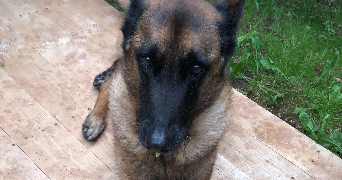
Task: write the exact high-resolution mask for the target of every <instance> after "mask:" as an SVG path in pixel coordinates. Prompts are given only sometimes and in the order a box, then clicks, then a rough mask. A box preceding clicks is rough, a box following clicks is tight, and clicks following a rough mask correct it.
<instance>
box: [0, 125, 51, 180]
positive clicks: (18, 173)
mask: <svg viewBox="0 0 342 180" xmlns="http://www.w3.org/2000/svg"><path fill="white" fill-rule="evenodd" d="M0 147H1V148H0V157H1V158H0V177H2V178H3V179H18V180H21V179H37V180H40V179H49V178H48V177H47V176H46V175H45V174H44V173H43V172H42V171H41V170H40V169H39V168H38V167H37V166H36V165H35V164H34V163H33V162H32V161H31V159H30V158H29V157H28V156H27V155H26V154H25V153H24V152H23V151H22V150H21V149H20V148H19V147H18V146H17V145H16V144H15V142H14V141H13V140H12V139H11V138H10V137H9V136H8V135H7V134H6V133H5V132H4V131H3V130H2V128H0Z"/></svg>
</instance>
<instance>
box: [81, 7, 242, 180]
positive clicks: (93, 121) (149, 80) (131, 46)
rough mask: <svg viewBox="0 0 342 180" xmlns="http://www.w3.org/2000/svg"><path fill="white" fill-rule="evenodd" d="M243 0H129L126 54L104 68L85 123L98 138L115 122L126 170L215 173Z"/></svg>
mask: <svg viewBox="0 0 342 180" xmlns="http://www.w3.org/2000/svg"><path fill="white" fill-rule="evenodd" d="M243 4H244V0H222V1H221V2H220V3H219V4H217V5H216V6H212V5H210V4H209V3H207V2H205V1H200V0H188V1H184V0H159V1H158V0H132V2H131V4H130V8H129V10H128V13H127V16H126V19H125V22H124V25H123V27H122V32H123V35H124V41H123V44H122V48H123V51H124V58H123V59H119V60H117V61H116V62H115V63H114V65H113V67H112V68H111V69H110V73H104V74H105V76H107V77H109V79H108V80H107V79H106V78H107V77H104V78H105V79H106V80H107V81H106V82H105V83H104V84H103V85H102V86H101V87H100V94H99V97H98V100H97V102H96V105H95V108H94V110H93V111H92V112H91V113H90V114H89V115H88V117H87V119H86V121H85V123H84V124H83V127H82V130H83V135H84V137H85V138H86V139H88V140H95V139H96V138H97V137H98V136H99V135H100V134H101V132H102V131H103V129H104V127H105V123H106V121H105V119H109V120H110V121H112V122H113V124H114V128H115V134H114V137H115V150H116V151H115V152H116V155H117V158H118V162H117V165H118V170H119V173H120V176H121V177H122V178H125V179H126V178H129V179H209V178H210V176H211V173H212V170H213V165H214V162H215V158H216V153H217V144H218V142H219V140H220V138H221V135H222V133H223V132H224V130H225V126H226V123H227V118H225V116H229V114H230V87H229V67H228V66H227V61H228V59H229V58H230V57H231V56H232V54H233V52H234V48H235V44H236V43H235V38H236V28H237V25H238V21H239V18H240V14H241V11H242V7H243ZM113 69H114V71H113ZM109 75H110V76H109ZM98 79H99V78H96V80H98ZM156 152H158V153H161V155H160V156H159V157H156Z"/></svg>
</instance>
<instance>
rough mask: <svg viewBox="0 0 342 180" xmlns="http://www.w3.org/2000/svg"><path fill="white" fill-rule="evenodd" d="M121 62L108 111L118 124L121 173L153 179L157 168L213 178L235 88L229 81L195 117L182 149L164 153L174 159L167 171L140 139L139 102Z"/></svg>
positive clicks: (162, 174) (160, 172)
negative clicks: (231, 86) (213, 170)
mask: <svg viewBox="0 0 342 180" xmlns="http://www.w3.org/2000/svg"><path fill="white" fill-rule="evenodd" d="M120 64H122V63H120ZM120 66H121V65H119V67H118V69H117V70H119V71H116V73H115V74H113V76H112V77H113V81H112V83H111V90H110V91H111V94H110V98H109V109H110V110H109V115H108V119H109V120H110V121H112V122H113V123H114V124H113V125H114V128H115V134H114V136H115V145H116V151H115V153H116V157H118V158H119V160H118V161H117V162H116V163H117V165H118V167H119V168H118V169H119V173H120V176H121V177H122V178H124V179H153V178H152V177H153V175H152V172H153V173H156V174H157V175H159V176H160V177H167V176H168V177H169V179H175V177H181V176H182V177H186V179H209V178H210V176H211V172H212V168H213V165H214V162H215V159H216V154H217V147H216V146H217V144H218V142H219V140H220V138H221V135H222V134H223V132H224V130H225V127H226V123H227V121H226V117H227V116H230V107H231V99H230V97H231V91H230V89H231V88H230V86H229V85H228V83H227V84H226V85H225V87H224V89H223V90H222V92H221V94H220V95H219V98H218V99H217V100H216V101H215V102H214V103H213V104H212V105H211V106H210V107H209V108H207V109H206V110H205V111H203V112H201V113H200V114H198V115H197V117H196V118H195V119H194V120H193V124H192V125H191V128H190V131H189V137H188V138H187V139H185V140H184V143H183V144H182V145H181V146H180V147H179V148H178V150H177V151H175V152H173V153H172V154H170V155H168V156H165V157H164V158H165V161H168V162H173V164H172V165H171V166H169V167H168V170H169V172H164V171H163V168H162V167H163V165H162V164H159V162H158V158H160V157H158V158H157V157H155V152H149V151H148V150H147V149H146V148H144V147H143V146H142V145H141V143H140V142H139V137H138V126H137V124H136V123H137V122H136V116H135V114H136V110H137V102H136V101H135V100H134V99H133V98H132V97H131V95H130V92H129V90H128V86H127V85H126V83H125V81H124V76H123V70H124V69H123V68H122V66H121V67H120ZM148 166H150V167H153V169H150V168H148ZM134 172H135V173H134ZM166 173H167V174H169V175H166ZM170 175H172V176H170Z"/></svg>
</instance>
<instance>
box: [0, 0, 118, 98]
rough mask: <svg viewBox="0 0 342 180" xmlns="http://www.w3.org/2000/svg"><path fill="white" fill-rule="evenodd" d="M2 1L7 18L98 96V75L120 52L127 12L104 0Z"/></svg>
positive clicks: (27, 39)
mask: <svg viewBox="0 0 342 180" xmlns="http://www.w3.org/2000/svg"><path fill="white" fill-rule="evenodd" d="M0 3H1V6H0V16H1V17H3V20H2V22H3V24H5V25H7V26H9V27H10V28H11V29H12V30H13V31H14V32H15V33H16V34H17V35H18V36H19V37H21V38H22V39H23V41H25V42H27V43H28V44H29V45H30V46H32V47H33V48H34V49H35V50H36V51H38V52H39V53H40V54H41V55H42V56H44V57H45V58H46V59H47V60H48V61H49V62H50V63H52V64H53V65H54V66H55V67H57V68H58V69H59V70H60V71H61V72H62V73H63V74H65V75H66V76H67V77H68V78H69V79H72V81H73V82H74V83H76V84H78V86H80V88H82V89H84V90H85V92H86V93H87V94H92V97H93V98H94V99H96V96H97V94H96V93H95V92H94V91H93V89H92V80H93V78H94V76H95V75H96V74H98V73H100V72H102V71H104V70H105V69H107V68H108V67H110V66H111V64H112V63H113V62H114V60H116V59H117V58H118V57H120V56H122V52H121V48H119V47H120V44H121V40H122V33H121V31H119V27H120V26H121V24H122V19H123V15H122V14H121V13H119V12H118V11H116V10H115V9H114V8H113V7H111V6H110V5H109V4H107V3H106V2H104V1H103V0H96V1H89V0H87V1H62V0H57V1H46V0H45V1H20V0H14V1H2V2H0ZM113 29H114V30H113Z"/></svg>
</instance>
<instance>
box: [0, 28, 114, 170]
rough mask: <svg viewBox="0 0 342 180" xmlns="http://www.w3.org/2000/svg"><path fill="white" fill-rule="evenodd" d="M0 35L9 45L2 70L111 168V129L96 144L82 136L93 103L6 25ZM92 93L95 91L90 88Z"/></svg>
mask: <svg viewBox="0 0 342 180" xmlns="http://www.w3.org/2000/svg"><path fill="white" fill-rule="evenodd" d="M0 34H1V36H2V37H4V38H3V41H4V42H9V43H10V44H9V46H8V47H7V49H6V52H5V53H4V58H5V65H4V66H3V69H4V70H5V71H6V72H7V73H8V74H9V75H10V76H11V77H12V78H13V79H14V80H15V81H16V82H18V83H19V84H20V85H21V87H22V88H24V89H25V90H26V91H27V92H28V93H29V94H30V95H31V96H32V97H33V98H34V99H35V100H37V102H38V103H39V104H41V105H42V107H43V108H45V109H46V110H48V111H49V113H51V114H52V116H53V117H54V118H55V119H57V120H58V121H59V122H60V123H61V125H62V126H65V127H66V128H67V129H68V130H69V131H70V132H72V134H74V135H75V136H76V137H77V138H78V139H79V141H81V142H82V143H83V144H84V145H86V146H87V147H88V148H89V149H90V150H91V151H92V152H94V153H95V154H96V155H97V156H98V157H99V158H100V159H101V160H102V161H103V162H105V163H106V164H107V165H108V166H109V167H110V168H111V169H115V162H114V160H113V153H114V152H113V149H114V148H113V146H114V145H113V144H112V143H110V145H108V141H111V139H112V137H113V136H112V132H113V129H112V126H111V124H110V123H108V126H107V128H106V132H105V133H104V134H103V135H102V136H101V138H100V139H99V141H98V142H97V143H92V142H88V141H87V140H85V139H84V138H83V136H82V133H81V126H82V123H83V121H84V119H85V117H86V116H87V115H88V113H89V112H90V111H89V110H88V109H91V108H92V107H93V106H94V104H95V100H94V99H93V98H91V97H90V96H89V94H88V93H86V92H85V91H84V90H83V89H82V88H80V87H79V86H78V84H77V83H76V84H75V82H73V81H72V80H70V79H69V78H68V77H66V76H65V75H64V74H63V73H62V72H61V71H60V70H59V69H57V68H56V67H54V66H53V65H52V64H51V63H50V62H49V61H47V60H46V59H45V58H43V57H42V56H41V55H40V54H39V53H37V52H36V51H35V50H34V49H33V48H32V47H31V46H29V45H27V44H26V43H25V42H24V41H23V40H22V39H21V38H20V37H19V36H17V35H16V33H15V32H13V30H12V29H10V28H9V27H7V26H3V25H2V26H1V23H0ZM93 91H96V90H94V89H93Z"/></svg>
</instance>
